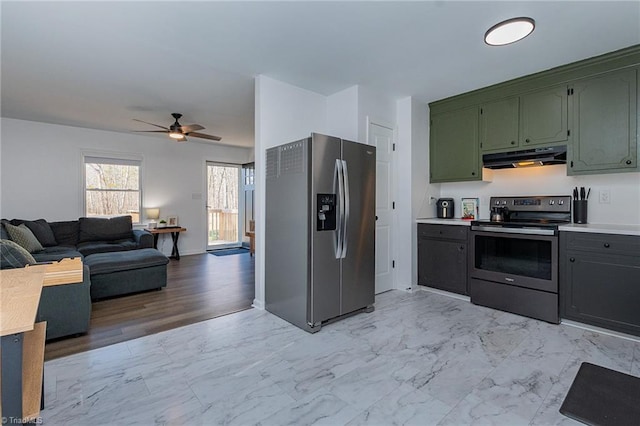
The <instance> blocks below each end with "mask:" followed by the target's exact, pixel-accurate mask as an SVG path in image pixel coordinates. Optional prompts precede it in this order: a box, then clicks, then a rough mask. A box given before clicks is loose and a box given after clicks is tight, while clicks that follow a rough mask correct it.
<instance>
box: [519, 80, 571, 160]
mask: <svg viewBox="0 0 640 426" xmlns="http://www.w3.org/2000/svg"><path fill="white" fill-rule="evenodd" d="M568 118H569V113H568V110H567V86H558V87H553V88H550V89H544V90H539V91H536V92H533V93H528V94H526V95H522V96H521V97H520V146H521V147H524V148H526V147H527V146H532V145H547V146H549V145H562V144H566V143H567V139H568V133H569V132H568V128H569V127H568V125H567V121H568Z"/></svg>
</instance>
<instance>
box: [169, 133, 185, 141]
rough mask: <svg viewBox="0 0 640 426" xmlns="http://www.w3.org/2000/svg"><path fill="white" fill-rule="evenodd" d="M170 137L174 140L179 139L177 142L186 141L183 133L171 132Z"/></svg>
mask: <svg viewBox="0 0 640 426" xmlns="http://www.w3.org/2000/svg"><path fill="white" fill-rule="evenodd" d="M169 137H170V138H172V139H177V140H181V139H184V138H185V137H184V135H183V134H182V133H178V132H170V133H169Z"/></svg>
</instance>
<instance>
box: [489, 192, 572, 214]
mask: <svg viewBox="0 0 640 426" xmlns="http://www.w3.org/2000/svg"><path fill="white" fill-rule="evenodd" d="M489 205H490V206H491V207H507V208H508V209H509V210H510V211H524V212H528V211H531V212H558V213H568V212H570V211H571V196H570V195H552V196H528V197H491V200H490V202H489Z"/></svg>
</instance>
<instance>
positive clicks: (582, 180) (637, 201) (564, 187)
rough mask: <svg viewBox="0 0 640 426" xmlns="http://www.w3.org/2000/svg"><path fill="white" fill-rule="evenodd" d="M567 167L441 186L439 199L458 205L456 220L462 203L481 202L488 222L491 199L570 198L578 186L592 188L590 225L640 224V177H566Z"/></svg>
mask: <svg viewBox="0 0 640 426" xmlns="http://www.w3.org/2000/svg"><path fill="white" fill-rule="evenodd" d="M566 173H567V172H566V166H565V165H557V166H544V167H532V168H528V169H501V170H494V171H493V181H492V182H457V183H443V184H441V185H440V197H451V198H454V199H455V203H456V217H460V215H461V201H460V200H461V199H462V198H463V197H477V198H479V199H480V218H481V219H488V218H489V198H490V197H492V196H520V195H571V194H572V189H573V188H574V187H575V186H578V187H580V186H584V187H585V188H589V187H590V188H591V195H590V196H589V210H588V213H589V223H612V224H630V225H639V224H640V173H611V174H602V175H589V176H567V175H566ZM607 190H608V191H609V195H610V196H609V201H610V202H609V203H608V204H606V203H600V202H599V198H600V192H601V191H607Z"/></svg>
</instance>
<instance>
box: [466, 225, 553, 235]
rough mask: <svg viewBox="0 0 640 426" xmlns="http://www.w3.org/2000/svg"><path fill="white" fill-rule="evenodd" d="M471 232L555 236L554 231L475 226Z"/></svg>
mask: <svg viewBox="0 0 640 426" xmlns="http://www.w3.org/2000/svg"><path fill="white" fill-rule="evenodd" d="M471 230H472V231H484V232H498V233H502V234H527V235H555V234H556V231H555V230H554V229H542V228H507V227H504V228H502V227H499V226H481V225H476V226H472V227H471Z"/></svg>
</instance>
